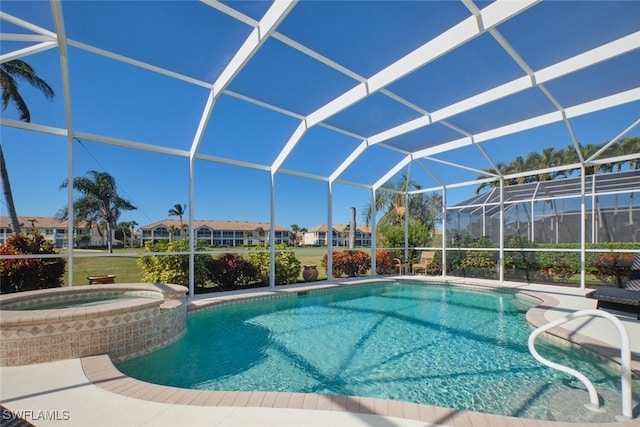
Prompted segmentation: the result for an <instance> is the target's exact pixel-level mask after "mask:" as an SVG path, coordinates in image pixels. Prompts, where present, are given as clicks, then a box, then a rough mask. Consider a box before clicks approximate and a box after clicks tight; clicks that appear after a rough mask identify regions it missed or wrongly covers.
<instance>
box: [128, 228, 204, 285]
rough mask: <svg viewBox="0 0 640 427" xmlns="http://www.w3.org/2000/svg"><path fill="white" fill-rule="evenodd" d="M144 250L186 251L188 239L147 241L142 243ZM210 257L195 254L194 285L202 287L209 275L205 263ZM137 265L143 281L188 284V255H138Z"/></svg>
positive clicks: (187, 249)
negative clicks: (140, 269) (142, 273)
mask: <svg viewBox="0 0 640 427" xmlns="http://www.w3.org/2000/svg"><path fill="white" fill-rule="evenodd" d="M196 249H199V247H196ZM144 250H145V252H188V251H189V240H188V239H182V240H175V241H173V242H151V241H148V242H146V243H145V245H144ZM210 258H211V257H210V256H208V255H202V254H199V255H195V268H194V270H195V278H194V284H195V286H196V287H204V286H205V284H206V283H207V280H208V277H209V271H208V268H207V265H208V262H209V260H210ZM138 265H139V266H140V267H141V268H142V271H144V275H143V276H142V281H143V282H149V283H173V284H176V285H184V286H189V255H140V257H139V258H138Z"/></svg>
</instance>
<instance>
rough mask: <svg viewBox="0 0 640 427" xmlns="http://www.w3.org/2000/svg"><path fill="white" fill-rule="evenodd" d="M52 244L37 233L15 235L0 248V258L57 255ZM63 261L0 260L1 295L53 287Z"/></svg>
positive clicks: (45, 259) (58, 278) (58, 283)
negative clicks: (1, 256)
mask: <svg viewBox="0 0 640 427" xmlns="http://www.w3.org/2000/svg"><path fill="white" fill-rule="evenodd" d="M57 253H58V252H57V251H56V250H55V247H54V244H53V242H50V241H47V240H46V239H45V238H44V236H43V235H42V234H40V233H39V232H38V231H37V230H35V229H34V230H31V231H29V233H26V234H25V233H16V234H12V235H11V236H9V238H8V239H7V242H6V243H5V244H3V245H0V254H1V255H30V254H39V255H40V254H42V255H45V254H57ZM65 265H66V261H65V260H64V258H30V259H3V260H0V284H1V287H0V288H1V292H2V293H10V292H21V291H31V290H36V289H47V288H57V287H60V286H61V285H62V276H63V275H64V271H65Z"/></svg>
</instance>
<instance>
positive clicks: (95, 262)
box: [62, 247, 327, 286]
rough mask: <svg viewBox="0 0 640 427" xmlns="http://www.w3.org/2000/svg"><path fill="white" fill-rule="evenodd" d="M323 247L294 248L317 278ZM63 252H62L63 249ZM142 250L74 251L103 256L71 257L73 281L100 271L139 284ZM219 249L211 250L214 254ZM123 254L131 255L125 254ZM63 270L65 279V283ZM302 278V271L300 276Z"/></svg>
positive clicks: (324, 273) (322, 273)
mask: <svg viewBox="0 0 640 427" xmlns="http://www.w3.org/2000/svg"><path fill="white" fill-rule="evenodd" d="M326 251H327V250H326V248H320V247H309V248H297V249H294V252H295V254H296V258H298V260H300V264H301V265H303V266H304V265H317V266H318V280H326V278H327V271H326V269H324V268H323V267H322V266H321V265H320V263H321V261H322V257H323V256H324V254H326ZM62 252H64V251H62ZM140 252H142V249H140V248H133V249H132V248H127V249H121V248H116V249H114V251H113V253H114V255H117V256H109V255H108V253H107V251H106V250H86V251H85V250H75V251H74V253H75V254H79V255H84V254H89V253H92V254H96V255H102V256H97V257H87V256H76V257H74V259H73V284H74V286H78V285H87V284H88V283H89V281H88V280H87V276H99V275H103V274H115V275H116V283H138V282H140V279H141V278H142V275H143V271H142V269H141V268H140V267H139V266H138V264H137V262H136V261H137V259H138V256H137V255H136V254H137V253H140ZM218 253H219V252H215V253H213V255H214V256H215V255H216V254H218ZM126 254H131V255H130V256H126ZM66 274H67V273H66V272H65V277H64V282H65V283H66V282H67V280H66ZM298 278H299V280H300V281H302V280H303V279H302V271H301V273H300V275H299V277H298Z"/></svg>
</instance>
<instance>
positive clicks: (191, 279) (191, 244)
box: [189, 156, 213, 299]
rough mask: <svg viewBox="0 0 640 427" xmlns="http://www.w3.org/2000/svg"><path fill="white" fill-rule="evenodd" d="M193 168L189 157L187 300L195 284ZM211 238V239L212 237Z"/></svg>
mask: <svg viewBox="0 0 640 427" xmlns="http://www.w3.org/2000/svg"><path fill="white" fill-rule="evenodd" d="M195 168H196V159H195V158H194V157H193V156H190V157H189V299H191V298H193V297H194V295H195V283H196V274H195V272H196V267H195V265H196V257H195V254H194V253H193V251H194V250H195V246H196V236H195V234H196V233H195V229H194V228H193V206H194V205H193V204H194V201H195V196H194V187H195V179H196V178H195V176H196V174H195ZM212 238H213V237H212Z"/></svg>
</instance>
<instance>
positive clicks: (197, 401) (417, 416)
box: [0, 276, 640, 427]
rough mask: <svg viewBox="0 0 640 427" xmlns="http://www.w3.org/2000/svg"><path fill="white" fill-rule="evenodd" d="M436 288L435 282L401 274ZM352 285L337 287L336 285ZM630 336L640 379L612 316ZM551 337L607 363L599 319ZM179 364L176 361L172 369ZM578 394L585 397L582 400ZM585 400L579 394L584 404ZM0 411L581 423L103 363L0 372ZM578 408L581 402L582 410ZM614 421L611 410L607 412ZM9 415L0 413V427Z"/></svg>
mask: <svg viewBox="0 0 640 427" xmlns="http://www.w3.org/2000/svg"><path fill="white" fill-rule="evenodd" d="M409 278H411V279H416V280H425V281H434V282H439V283H442V281H443V279H442V278H441V277H437V278H428V277H423V276H410V277H409ZM445 281H450V282H452V283H458V284H462V285H473V286H476V285H480V286H489V287H507V288H514V289H518V290H519V291H522V292H525V293H527V294H530V295H532V296H535V297H537V298H539V299H540V301H541V305H539V306H538V307H537V308H534V309H532V310H530V311H529V313H528V314H527V318H528V320H529V322H530V323H532V324H533V325H536V326H537V325H541V324H544V323H547V322H549V321H553V320H555V319H557V318H559V317H562V316H564V315H565V314H567V313H569V312H573V311H575V310H582V309H588V308H595V301H594V300H590V299H587V298H584V294H585V293H586V292H587V291H586V290H581V289H576V288H563V287H556V286H548V285H536V284H523V283H509V282H505V283H502V284H500V283H496V282H494V281H482V280H477V279H473V280H465V279H460V278H449V280H445ZM354 282H357V283H362V280H358V281H344V282H340V283H343V284H346V283H354ZM327 286H337V285H336V284H327V283H326V282H324V283H323V282H315V283H314V284H312V285H307V284H300V285H291V286H286V287H285V286H283V287H278V288H277V290H268V289H254V290H246V291H236V292H230V293H225V294H213V295H198V296H196V297H195V298H194V299H193V300H192V301H191V302H190V309H199V308H202V307H204V306H207V305H210V304H219V303H220V302H222V301H228V300H232V299H239V298H240V299H242V298H250V297H255V296H256V295H261V296H268V295H273V294H274V293H282V292H299V291H308V290H310V289H316V288H321V287H327ZM615 314H616V315H617V317H618V318H619V319H620V320H621V321H622V323H623V324H624V326H625V328H626V329H627V332H628V334H629V336H630V338H631V350H632V352H633V354H632V370H633V371H635V372H637V373H639V374H640V321H638V320H636V318H635V316H633V315H629V314H624V313H615ZM553 332H554V333H555V334H556V335H558V336H560V337H568V336H570V337H571V339H572V340H573V341H574V342H577V343H580V344H581V345H584V346H586V347H591V348H592V349H596V350H598V351H599V352H600V353H602V354H606V355H608V356H609V357H611V358H613V359H616V358H618V357H619V338H618V333H617V331H616V329H615V328H614V327H613V326H612V325H611V324H610V323H609V322H608V321H607V320H606V319H602V318H582V319H576V320H573V321H571V322H570V323H567V324H565V325H564V326H562V327H561V328H556V329H554V330H553ZM176 363H179V361H176ZM585 395H586V393H585ZM585 399H587V398H586V396H585ZM0 403H2V405H3V406H4V407H5V408H8V409H9V410H10V411H12V412H13V413H14V414H17V415H22V418H24V419H26V420H27V421H29V422H31V423H32V424H34V425H37V426H62V425H64V426H92V427H98V426H199V425H207V426H225V427H234V426H238V427H246V426H261V427H263V426H278V427H287V426H296V427H297V426H305V427H312V426H332V427H338V426H339V427H342V426H346V427H350V426H354V427H356V426H380V427H411V426H436V425H442V426H458V427H460V426H490V427H494V426H505V427H512V426H513V427H515V426H518V427H534V426H536V427H546V426H549V427H552V426H557V427H566V426H572V425H573V426H577V425H584V424H576V423H574V424H572V423H560V422H550V421H539V420H528V419H521V418H512V417H503V416H497V415H489V414H480V413H475V412H467V411H461V410H454V409H447V408H440V407H434V406H428V405H418V404H415V403H407V402H398V401H388V400H383V399H373V398H363V397H354V396H324V395H313V394H302V393H279V392H214V391H198V390H185V389H179V388H174V387H166V386H159V385H154V384H148V383H144V382H141V381H138V380H135V379H132V378H129V377H126V376H125V375H123V374H122V373H120V372H119V371H118V370H117V369H115V367H114V366H113V364H112V363H111V360H110V359H109V357H108V356H106V355H100V356H91V357H85V358H82V359H70V360H64V361H58V362H50V363H43V364H37V365H28V366H19V367H8V368H7V367H3V368H0ZM585 403H586V402H585ZM608 410H609V411H614V413H615V414H618V413H620V408H608ZM9 415H10V414H7V413H3V414H1V415H0V417H1V418H0V419H1V420H2V421H0V425H2V424H4V422H5V421H6V420H7V419H8V417H9ZM588 425H589V426H594V427H604V426H609V427H617V426H620V427H622V426H640V419H638V418H636V419H633V420H628V421H624V422H612V423H604V424H598V423H591V424H588Z"/></svg>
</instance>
